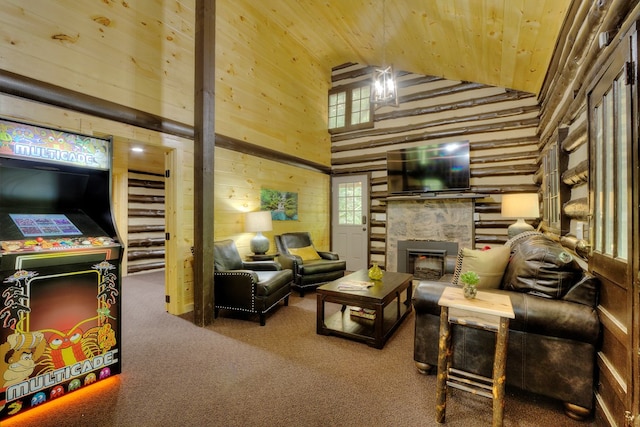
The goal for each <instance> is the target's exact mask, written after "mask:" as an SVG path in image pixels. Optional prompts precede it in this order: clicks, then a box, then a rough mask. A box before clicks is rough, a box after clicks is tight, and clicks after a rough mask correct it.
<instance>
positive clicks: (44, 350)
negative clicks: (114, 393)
mask: <svg viewBox="0 0 640 427" xmlns="http://www.w3.org/2000/svg"><path fill="white" fill-rule="evenodd" d="M118 242H119V239H118V235H117V230H116V226H115V223H114V220H113V217H112V212H111V140H110V139H101V138H96V137H91V136H86V135H79V134H73V133H67V132H62V131H59V130H54V129H48V128H43V127H38V126H33V125H29V124H24V123H19V122H14V121H10V120H4V119H1V118H0V247H1V248H0V299H1V300H2V305H0V421H2V420H3V419H6V418H8V417H12V416H15V415H16V414H21V413H23V412H24V411H26V410H28V409H29V408H32V407H34V406H38V405H46V402H48V401H51V400H52V399H56V398H58V397H60V396H62V395H64V394H67V393H70V392H72V391H74V390H78V389H81V388H84V387H89V386H90V385H91V384H93V383H96V382H99V381H101V380H103V379H105V378H107V377H109V376H111V375H115V374H118V373H120V370H121V362H120V360H121V354H120V341H121V334H120V331H121V324H120V321H121V320H120V319H121V313H120V312H121V301H120V279H121V273H120V266H121V261H122V254H123V251H124V248H123V247H122V245H121V244H120V243H118Z"/></svg>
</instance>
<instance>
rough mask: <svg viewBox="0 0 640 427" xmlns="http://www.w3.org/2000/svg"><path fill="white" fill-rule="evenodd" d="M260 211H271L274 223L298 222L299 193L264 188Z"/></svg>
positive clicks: (261, 195) (261, 192) (261, 193)
mask: <svg viewBox="0 0 640 427" xmlns="http://www.w3.org/2000/svg"><path fill="white" fill-rule="evenodd" d="M260 210H262V211H271V219H272V220H274V221H297V220H298V193H291V192H288V191H278V190H269V189H267V188H263V189H261V190H260Z"/></svg>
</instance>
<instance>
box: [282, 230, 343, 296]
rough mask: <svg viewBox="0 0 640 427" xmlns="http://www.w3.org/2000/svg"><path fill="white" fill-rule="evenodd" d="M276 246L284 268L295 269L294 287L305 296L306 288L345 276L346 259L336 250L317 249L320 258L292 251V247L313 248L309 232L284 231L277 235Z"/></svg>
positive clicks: (294, 248)
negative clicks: (341, 257) (305, 256)
mask: <svg viewBox="0 0 640 427" xmlns="http://www.w3.org/2000/svg"><path fill="white" fill-rule="evenodd" d="M275 242H276V247H277V248H278V252H279V253H280V255H279V256H278V261H279V262H280V263H281V264H282V267H283V268H288V269H290V270H291V271H293V287H294V288H296V289H297V290H298V292H300V296H301V297H303V296H304V292H305V290H306V289H310V288H315V287H317V286H319V285H321V284H323V283H326V282H330V281H332V280H336V279H338V278H340V277H342V276H344V271H345V270H346V268H347V265H346V261H344V260H340V259H339V257H338V254H336V253H334V252H326V251H316V250H315V249H313V251H312V252H317V255H318V258H319V259H303V257H302V256H300V255H296V254H294V253H292V251H291V249H293V250H294V252H295V251H296V249H301V248H313V247H314V246H313V242H312V241H311V235H310V234H309V233H308V232H306V231H305V232H297V233H284V234H281V235H278V236H275Z"/></svg>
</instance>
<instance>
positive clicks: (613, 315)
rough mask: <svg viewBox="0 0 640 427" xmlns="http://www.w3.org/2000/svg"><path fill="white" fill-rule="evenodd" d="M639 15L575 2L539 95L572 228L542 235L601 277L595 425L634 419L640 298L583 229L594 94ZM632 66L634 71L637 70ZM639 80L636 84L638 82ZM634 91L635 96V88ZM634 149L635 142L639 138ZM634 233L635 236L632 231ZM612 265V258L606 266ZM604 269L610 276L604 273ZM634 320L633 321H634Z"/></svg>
mask: <svg viewBox="0 0 640 427" xmlns="http://www.w3.org/2000/svg"><path fill="white" fill-rule="evenodd" d="M638 17H640V5H639V4H638V2H629V1H627V0H610V1H594V2H573V3H572V5H571V9H570V11H569V15H568V16H567V20H566V22H565V26H564V28H563V30H562V34H561V38H560V39H559V45H558V46H557V48H556V52H555V54H554V56H553V58H552V63H551V67H550V70H549V72H548V74H547V76H548V77H547V80H546V81H545V83H544V84H543V87H542V89H541V92H540V94H539V102H540V104H541V106H542V114H541V116H540V117H541V119H540V128H539V131H538V133H539V135H540V149H541V152H543V151H544V150H545V149H546V147H548V146H549V145H550V144H552V143H553V142H554V138H555V135H556V133H557V130H559V129H565V130H566V131H567V135H566V137H565V138H564V139H563V140H562V141H561V144H560V148H561V149H562V151H563V153H564V154H565V155H566V156H567V157H568V164H567V168H566V169H565V170H562V171H561V172H562V175H561V181H562V183H563V185H564V186H566V187H568V188H569V192H568V195H567V197H566V198H563V199H562V200H561V205H562V214H563V216H564V217H565V219H566V220H567V222H568V223H569V227H568V228H567V229H564V230H561V231H560V232H558V231H557V230H550V229H549V227H548V226H547V224H543V225H542V226H543V229H544V230H545V231H546V232H547V233H548V234H549V235H551V236H552V237H554V238H556V239H558V241H560V242H561V243H562V244H563V245H564V246H565V247H566V248H567V250H568V251H570V252H571V251H572V252H573V253H574V254H575V255H576V257H577V258H582V259H583V260H586V263H587V267H588V268H589V269H590V270H591V271H592V272H593V271H594V267H597V268H598V272H596V274H597V275H598V276H599V278H600V279H601V285H600V298H599V304H598V307H597V311H598V315H599V317H600V321H601V323H602V330H601V342H602V344H601V346H600V348H599V351H598V354H597V357H596V364H597V371H598V372H597V373H596V376H597V378H598V381H597V383H596V385H595V410H594V414H595V423H596V424H597V425H620V426H622V425H629V420H628V419H627V418H626V415H625V411H627V410H628V411H629V414H637V410H638V407H637V405H638V403H637V399H638V396H637V395H638V375H637V372H638V365H637V363H638V362H637V349H638V347H637V343H638V340H637V333H638V332H637V328H638V323H637V319H638V317H637V316H638V315H637V310H638V303H637V301H638V299H637V292H634V291H632V289H633V285H632V284H631V283H630V281H629V283H626V284H625V283H624V282H627V281H626V280H621V281H620V280H619V277H622V275H621V274H620V275H618V273H617V272H616V271H614V269H608V268H603V267H602V266H603V265H605V264H603V261H602V258H603V257H601V256H597V255H591V254H590V251H591V248H590V239H591V238H590V235H591V234H592V233H593V230H589V229H590V228H591V227H585V226H588V225H589V224H590V222H591V214H592V213H591V212H590V197H591V194H590V190H589V162H590V159H589V145H590V144H589V143H588V142H589V106H588V105H587V100H588V95H589V90H590V89H589V88H590V87H593V85H594V84H595V82H596V80H597V78H598V76H599V75H600V74H599V73H601V72H602V71H603V70H604V69H605V68H606V64H607V61H608V60H609V59H610V58H611V57H612V54H614V51H615V50H616V49H618V48H620V47H621V44H622V43H629V42H628V40H626V39H625V36H624V35H625V33H626V32H627V31H629V30H630V29H631V28H632V27H633V26H635V25H636V21H637V19H638ZM604 34H607V35H608V36H609V40H610V43H609V44H606V43H605V44H603V45H601V44H600V43H599V37H600V35H604ZM628 49H629V47H628V46H626V45H623V46H622V50H627V51H629V50H628ZM633 68H634V69H635V70H637V64H635V65H634V67H633ZM635 79H636V81H637V76H636V78H635ZM634 92H636V93H637V90H634ZM633 102H637V100H634V101H633ZM634 111H635V109H634ZM628 120H630V121H631V120H632V119H631V118H628ZM633 120H634V121H635V120H636V119H635V118H634V119H633ZM634 126H636V124H635V123H634ZM634 143H635V144H637V140H636V141H634ZM592 160H593V159H592ZM635 160H636V161H637V159H635ZM632 161H633V159H632ZM636 182H637V181H636ZM634 191H635V190H634ZM582 229H586V231H587V232H586V233H583V237H584V238H583V239H578V237H577V236H579V235H580V231H582ZM629 232H633V230H632V229H630V230H629ZM635 250H636V251H637V248H635ZM637 257H638V254H637V253H634V254H633V255H632V256H631V257H630V259H637ZM598 258H600V259H598ZM613 264H614V262H613V260H611V263H610V264H606V266H607V267H609V266H610V265H613ZM636 268H637V267H636ZM605 270H608V271H607V273H606V274H604V275H603V274H602V272H603V271H605ZM634 293H635V295H634ZM632 319H635V320H634V321H633V322H632ZM634 353H635V356H634ZM634 359H635V360H634ZM634 394H635V397H634ZM633 402H635V403H633ZM636 416H637V415H636Z"/></svg>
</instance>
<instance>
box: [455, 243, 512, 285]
mask: <svg viewBox="0 0 640 427" xmlns="http://www.w3.org/2000/svg"><path fill="white" fill-rule="evenodd" d="M510 255H511V248H510V247H509V246H498V247H495V248H491V249H485V250H478V249H467V248H462V249H461V250H460V252H459V254H458V262H457V263H456V274H454V280H453V284H455V285H461V284H460V283H459V278H460V274H461V273H464V272H467V271H475V272H476V273H478V276H480V282H479V283H478V286H477V287H478V289H483V288H484V289H498V288H499V287H500V284H501V283H502V275H503V274H504V270H505V269H506V268H507V264H508V263H509V256H510ZM458 266H459V268H458Z"/></svg>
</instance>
